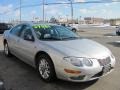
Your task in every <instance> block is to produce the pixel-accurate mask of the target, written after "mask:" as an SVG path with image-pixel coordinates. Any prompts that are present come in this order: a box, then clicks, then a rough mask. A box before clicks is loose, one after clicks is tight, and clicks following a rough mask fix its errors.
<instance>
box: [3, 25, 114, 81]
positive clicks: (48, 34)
mask: <svg viewBox="0 0 120 90" xmlns="http://www.w3.org/2000/svg"><path fill="white" fill-rule="evenodd" d="M3 38H4V40H3V44H4V53H5V55H6V56H10V55H15V56H16V57H18V58H19V59H21V60H22V61H24V62H26V63H28V64H30V65H31V66H33V67H35V68H36V69H37V70H38V72H39V74H40V76H41V78H42V79H43V80H45V81H47V82H49V81H53V80H54V79H55V78H56V77H57V78H60V79H63V80H67V81H73V82H85V81H91V80H95V79H99V78H100V77H102V76H104V75H106V74H108V73H110V72H111V71H112V70H113V69H114V67H115V57H114V56H113V54H112V52H111V51H110V50H109V49H108V48H106V47H104V46H103V45H101V44H99V43H97V42H95V41H92V40H89V39H84V38H80V37H79V36H78V35H77V34H76V33H74V32H72V31H70V30H68V29H67V28H65V27H63V26H60V25H53V24H40V23H39V24H34V23H23V24H19V25H17V26H15V27H13V28H12V29H10V30H7V31H5V32H4V35H3Z"/></svg>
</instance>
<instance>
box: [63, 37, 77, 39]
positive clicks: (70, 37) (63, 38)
mask: <svg viewBox="0 0 120 90" xmlns="http://www.w3.org/2000/svg"><path fill="white" fill-rule="evenodd" d="M78 38H79V37H65V38H62V39H78Z"/></svg>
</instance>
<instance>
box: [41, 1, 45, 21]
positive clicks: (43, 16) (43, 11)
mask: <svg viewBox="0 0 120 90" xmlns="http://www.w3.org/2000/svg"><path fill="white" fill-rule="evenodd" d="M42 2H43V22H44V21H45V7H44V4H45V2H44V0H43V1H42Z"/></svg>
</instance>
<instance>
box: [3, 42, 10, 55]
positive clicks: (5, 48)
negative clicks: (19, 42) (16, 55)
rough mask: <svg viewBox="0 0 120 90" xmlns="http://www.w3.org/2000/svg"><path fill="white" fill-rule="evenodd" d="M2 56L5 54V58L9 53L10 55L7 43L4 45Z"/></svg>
mask: <svg viewBox="0 0 120 90" xmlns="http://www.w3.org/2000/svg"><path fill="white" fill-rule="evenodd" d="M4 54H5V55H6V56H11V53H10V50H9V47H8V43H7V42H5V43H4Z"/></svg>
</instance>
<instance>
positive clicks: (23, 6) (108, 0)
mask: <svg viewBox="0 0 120 90" xmlns="http://www.w3.org/2000/svg"><path fill="white" fill-rule="evenodd" d="M114 2H116V3H117V2H118V3H119V2H120V0H119V1H111V0H104V1H103V0H102V1H86V2H73V3H72V4H91V3H96V4H97V3H98V4H99V3H114ZM66 4H71V3H70V2H64V3H44V5H66ZM42 5H43V3H40V4H31V5H22V6H21V8H29V7H37V6H42ZM18 9H20V6H19V7H16V8H15V9H13V10H12V11H6V12H4V13H0V15H4V14H7V13H9V12H13V11H16V10H18Z"/></svg>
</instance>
